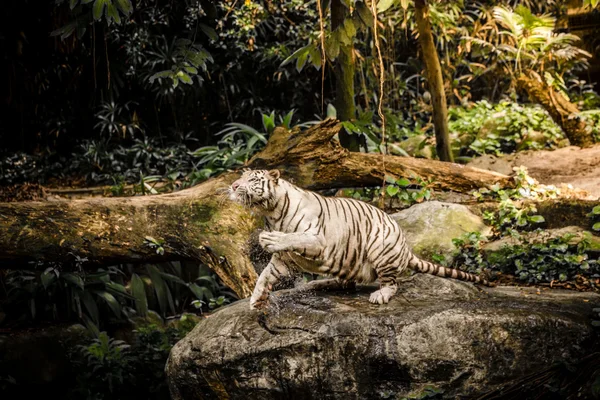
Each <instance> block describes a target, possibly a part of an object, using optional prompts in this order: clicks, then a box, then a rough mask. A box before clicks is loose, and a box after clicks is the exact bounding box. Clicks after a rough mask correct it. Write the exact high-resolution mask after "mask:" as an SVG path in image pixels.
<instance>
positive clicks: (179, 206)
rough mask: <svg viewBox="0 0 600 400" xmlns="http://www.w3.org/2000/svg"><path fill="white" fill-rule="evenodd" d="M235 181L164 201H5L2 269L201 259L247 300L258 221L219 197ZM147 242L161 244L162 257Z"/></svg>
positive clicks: (226, 178) (0, 222)
mask: <svg viewBox="0 0 600 400" xmlns="http://www.w3.org/2000/svg"><path fill="white" fill-rule="evenodd" d="M235 179H236V175H235V174H225V175H222V176H220V177H218V178H216V179H212V180H210V181H207V182H205V183H203V184H200V185H198V186H196V187H194V188H191V189H188V190H185V191H181V192H177V193H172V194H165V195H159V196H138V197H129V198H100V199H85V200H73V201H48V202H22V203H0V261H2V263H1V265H2V267H4V268H15V267H23V266H24V265H23V264H25V263H26V262H28V261H42V262H46V261H62V262H69V261H73V260H74V259H75V257H80V258H87V259H88V260H89V262H91V263H92V264H96V265H97V264H111V263H124V262H141V261H143V262H153V261H169V260H198V261H201V262H203V263H205V264H206V265H208V266H209V267H210V268H212V269H213V270H214V271H215V272H216V273H217V274H218V275H219V277H220V278H221V279H222V280H223V282H224V283H225V284H226V285H227V286H229V287H230V288H231V289H232V290H234V291H235V292H236V294H238V295H239V296H241V297H246V296H248V295H249V294H250V293H251V290H252V288H253V287H254V283H255V281H256V272H255V270H254V268H253V266H252V263H251V262H250V260H249V258H248V256H247V255H246V254H247V252H248V249H247V247H248V237H249V235H250V234H251V233H252V232H253V231H254V230H255V229H256V227H257V226H256V222H257V221H256V219H255V218H253V217H251V216H250V215H249V214H248V213H247V212H246V211H245V210H243V209H241V208H240V207H239V206H237V205H235V204H232V203H231V202H228V201H223V199H222V198H221V197H219V196H217V195H216V192H217V190H218V189H219V188H225V187H227V185H229V184H230V183H231V182H232V181H233V180H235ZM146 238H153V239H155V240H156V241H157V242H158V243H162V244H161V247H162V250H163V251H164V253H163V252H162V251H157V250H158V249H157V247H156V246H154V247H153V246H152V245H151V244H152V242H151V241H149V240H147V239H146ZM159 253H162V254H159Z"/></svg>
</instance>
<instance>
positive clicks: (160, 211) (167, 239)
mask: <svg viewBox="0 0 600 400" xmlns="http://www.w3.org/2000/svg"><path fill="white" fill-rule="evenodd" d="M340 128H341V125H340V124H339V123H338V122H337V121H333V120H328V121H325V122H323V123H322V124H320V125H318V126H315V127H312V128H310V129H308V130H306V131H305V132H300V131H299V130H294V131H291V132H290V131H288V130H286V129H283V128H278V129H276V130H275V131H274V133H273V134H272V136H271V138H270V140H269V142H268V144H267V146H266V148H265V149H264V150H263V151H262V152H260V153H259V154H257V155H256V156H255V157H254V158H253V159H252V160H250V162H249V166H250V167H251V168H279V169H281V171H282V173H283V175H284V177H285V178H287V179H290V180H292V181H294V182H295V183H296V184H298V185H300V186H303V187H306V188H310V189H321V188H330V187H348V186H363V185H368V186H375V185H380V184H381V182H382V180H383V178H384V175H385V174H387V175H391V176H393V177H396V178H399V177H401V176H406V177H410V176H411V175H412V174H414V175H419V176H421V177H423V178H428V179H434V181H435V184H434V185H435V187H438V188H442V189H450V190H455V191H468V190H471V189H476V188H479V187H484V186H489V185H491V184H494V183H500V184H501V185H503V186H507V185H509V184H510V180H509V177H508V176H506V175H502V174H498V173H494V172H488V171H485V170H479V169H476V168H470V167H464V166H460V165H458V164H450V163H443V162H439V161H432V160H422V159H413V158H409V157H395V156H385V157H383V158H382V156H381V155H376V154H364V153H354V152H349V151H348V150H346V149H344V148H342V147H341V146H340V144H339V142H338V141H337V140H336V139H335V138H334V136H335V135H336V134H337V133H339V131H340ZM382 160H385V172H384V169H382ZM237 176H238V174H235V173H227V174H224V175H221V176H219V177H218V178H214V179H211V180H209V181H207V182H204V183H202V184H200V185H198V186H195V187H193V188H191V189H186V190H182V191H179V192H176V193H171V194H163V195H155V196H137V197H128V198H93V199H81V200H72V201H47V202H39V201H36V202H20V203H0V261H2V263H0V266H1V267H3V268H23V267H26V266H28V267H32V265H26V264H27V263H28V262H29V261H40V262H47V261H61V262H68V261H71V260H74V258H75V257H80V258H87V259H88V260H89V262H90V263H92V264H96V265H97V264H106V263H126V262H153V261H171V260H198V261H200V262H203V263H205V264H207V265H208V266H209V267H211V268H212V269H213V270H214V271H215V272H216V273H217V274H218V275H219V277H220V278H221V279H222V280H223V282H224V283H225V284H226V285H228V286H229V287H230V288H231V289H232V290H234V291H235V292H236V294H238V295H239V296H240V297H247V296H248V295H250V293H251V291H252V289H253V287H254V283H255V281H256V272H255V270H254V268H253V266H252V262H251V261H250V257H249V252H250V242H249V238H250V236H251V233H252V232H255V231H256V229H257V228H258V227H259V221H258V219H257V218H255V217H254V216H252V215H251V213H249V212H248V211H247V210H245V209H243V208H242V207H240V206H239V205H237V204H233V203H232V202H230V201H228V200H226V199H225V198H224V197H223V196H219V195H218V194H217V192H218V190H219V189H224V188H226V187H227V186H228V185H229V184H231V182H232V181H233V180H234V179H235V178H236V177H237ZM147 237H151V238H154V239H155V240H157V241H159V242H161V241H162V242H163V243H162V245H161V246H162V248H163V249H164V253H162V254H159V252H157V249H156V247H152V245H151V241H148V240H147V239H146V238H147Z"/></svg>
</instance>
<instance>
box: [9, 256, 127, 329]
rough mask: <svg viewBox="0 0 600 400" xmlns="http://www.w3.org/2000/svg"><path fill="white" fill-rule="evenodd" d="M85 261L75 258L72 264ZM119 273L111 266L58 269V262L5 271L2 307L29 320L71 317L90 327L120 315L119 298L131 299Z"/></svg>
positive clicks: (117, 317) (120, 300)
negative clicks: (35, 268) (86, 269)
mask: <svg viewBox="0 0 600 400" xmlns="http://www.w3.org/2000/svg"><path fill="white" fill-rule="evenodd" d="M85 261H86V260H85V259H77V260H76V262H75V264H76V265H75V268H78V267H77V266H78V265H79V266H80V265H81V263H83V262H85ZM121 274H122V272H121V271H120V270H118V269H117V268H114V267H109V268H108V269H103V268H99V269H98V270H97V272H94V273H88V274H86V273H83V272H76V271H75V272H62V267H61V266H59V265H52V266H50V267H47V268H46V269H44V270H43V271H24V270H16V271H9V272H7V273H6V275H5V276H4V277H2V278H1V279H2V282H3V284H4V286H5V287H6V299H4V300H3V303H4V304H3V308H4V309H5V310H6V312H7V314H9V316H10V315H12V316H21V318H23V317H25V316H26V317H27V318H29V319H30V320H33V321H36V320H43V319H51V320H62V319H72V320H79V321H82V322H84V323H85V324H86V325H87V326H88V327H90V328H93V327H94V326H98V325H99V324H100V322H101V321H102V320H105V321H106V320H110V319H119V318H121V317H122V302H123V303H124V302H126V301H128V300H133V297H132V296H131V295H130V294H129V293H128V292H127V290H126V289H125V287H124V285H123V284H122V283H123V282H122V279H121V277H122V275H121Z"/></svg>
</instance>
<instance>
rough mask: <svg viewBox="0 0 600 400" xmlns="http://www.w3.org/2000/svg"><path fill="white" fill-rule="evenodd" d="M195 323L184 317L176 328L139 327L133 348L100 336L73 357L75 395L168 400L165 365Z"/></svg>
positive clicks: (151, 325)
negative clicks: (160, 399) (172, 351)
mask: <svg viewBox="0 0 600 400" xmlns="http://www.w3.org/2000/svg"><path fill="white" fill-rule="evenodd" d="M194 326H195V322H193V320H190V319H188V318H187V317H186V315H183V316H182V317H181V318H180V321H179V324H178V325H177V327H175V326H171V325H170V326H168V327H166V328H165V327H161V326H157V325H154V324H149V325H146V326H140V327H138V328H137V329H136V330H135V331H134V333H135V339H134V341H133V343H132V344H131V345H129V344H126V343H125V342H123V341H119V340H115V339H113V338H110V337H109V336H108V335H107V334H106V332H101V333H100V334H99V335H98V337H97V338H96V339H93V340H92V342H91V343H90V344H87V345H81V346H77V348H76V349H75V350H74V351H73V352H72V353H71V355H70V356H71V360H72V362H73V363H74V364H75V366H76V372H77V376H76V378H77V384H76V387H75V388H74V389H73V391H72V395H74V396H77V398H85V399H107V400H108V399H139V398H144V399H151V398H156V399H159V398H169V391H168V386H167V381H166V376H165V371H164V369H165V363H166V361H167V358H168V356H169V352H170V351H171V348H172V347H173V345H175V343H177V341H179V340H180V339H181V338H183V337H184V336H185V335H186V334H187V333H188V332H189V331H190V330H191V329H192V328H193V327H194Z"/></svg>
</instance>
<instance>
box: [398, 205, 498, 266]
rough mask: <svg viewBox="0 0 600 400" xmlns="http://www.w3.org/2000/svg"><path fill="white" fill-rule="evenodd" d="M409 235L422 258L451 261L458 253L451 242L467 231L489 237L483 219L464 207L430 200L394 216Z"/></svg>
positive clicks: (488, 231)
mask: <svg viewBox="0 0 600 400" xmlns="http://www.w3.org/2000/svg"><path fill="white" fill-rule="evenodd" d="M392 218H394V220H396V222H397V223H398V225H400V228H402V230H403V231H404V233H405V235H406V240H407V242H408V244H409V245H410V246H411V248H412V250H413V251H414V252H415V254H417V255H418V256H420V257H424V258H428V259H430V258H431V256H432V255H433V254H443V255H444V256H445V257H446V260H447V261H449V262H451V261H452V258H453V257H452V253H453V252H454V251H455V250H456V248H455V247H454V244H453V243H452V239H454V238H458V237H460V236H462V235H463V234H465V233H468V232H475V231H477V232H481V234H482V235H484V236H487V235H489V234H490V232H491V231H490V228H489V227H488V226H487V225H485V223H484V222H483V219H482V218H481V217H480V216H478V215H475V214H474V213H473V212H471V211H470V210H469V208H468V207H466V206H464V205H461V204H452V203H442V202H439V201H427V202H424V203H420V204H415V205H414V206H412V207H410V208H408V209H406V210H402V211H400V212H397V213H395V214H393V215H392Z"/></svg>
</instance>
